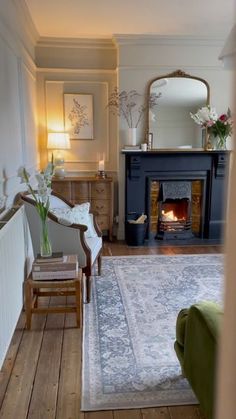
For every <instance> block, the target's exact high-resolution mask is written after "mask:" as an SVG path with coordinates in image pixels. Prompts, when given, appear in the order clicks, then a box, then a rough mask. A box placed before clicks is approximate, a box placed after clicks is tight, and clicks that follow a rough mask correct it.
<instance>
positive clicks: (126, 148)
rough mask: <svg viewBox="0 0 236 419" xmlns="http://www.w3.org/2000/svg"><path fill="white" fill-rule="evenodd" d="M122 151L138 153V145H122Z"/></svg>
mask: <svg viewBox="0 0 236 419" xmlns="http://www.w3.org/2000/svg"><path fill="white" fill-rule="evenodd" d="M123 151H140V145H124V147H123Z"/></svg>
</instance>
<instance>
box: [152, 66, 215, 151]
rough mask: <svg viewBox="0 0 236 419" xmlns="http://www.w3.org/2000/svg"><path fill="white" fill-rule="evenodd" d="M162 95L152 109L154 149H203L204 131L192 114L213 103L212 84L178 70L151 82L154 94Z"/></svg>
mask: <svg viewBox="0 0 236 419" xmlns="http://www.w3.org/2000/svg"><path fill="white" fill-rule="evenodd" d="M153 94H157V95H158V94H161V95H160V98H159V99H158V105H157V106H154V107H152V108H149V111H148V133H149V136H150V137H151V138H152V148H154V149H163V148H172V149H173V148H174V149H175V148H183V149H184V148H186V149H188V148H195V149H196V148H203V144H204V138H203V137H204V134H205V133H204V131H202V129H201V127H200V126H198V125H197V124H196V123H195V122H194V121H193V119H192V118H191V117H190V112H192V113H196V112H197V111H198V109H199V108H202V107H203V106H207V105H209V101H210V88H209V85H208V83H207V82H206V81H205V80H204V79H202V78H199V77H194V76H191V75H189V74H186V73H184V72H183V71H181V70H177V71H175V72H173V73H170V74H166V75H164V76H161V77H158V78H156V79H154V80H152V81H151V83H150V84H149V89H148V100H149V103H150V95H153Z"/></svg>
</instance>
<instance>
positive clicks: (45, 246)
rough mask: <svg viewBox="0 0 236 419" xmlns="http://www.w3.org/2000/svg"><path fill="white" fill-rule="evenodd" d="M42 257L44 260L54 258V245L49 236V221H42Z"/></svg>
mask: <svg viewBox="0 0 236 419" xmlns="http://www.w3.org/2000/svg"><path fill="white" fill-rule="evenodd" d="M40 255H41V256H42V257H44V258H45V257H50V256H52V245H51V242H50V239H49V235H48V224H47V220H42V219H41V232H40Z"/></svg>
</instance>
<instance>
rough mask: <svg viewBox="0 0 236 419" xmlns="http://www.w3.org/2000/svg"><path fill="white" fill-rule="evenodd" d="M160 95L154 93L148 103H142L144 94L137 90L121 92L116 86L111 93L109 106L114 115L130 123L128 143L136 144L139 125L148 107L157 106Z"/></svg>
mask: <svg viewBox="0 0 236 419" xmlns="http://www.w3.org/2000/svg"><path fill="white" fill-rule="evenodd" d="M160 96H161V94H160V93H159V94H156V93H153V94H152V95H150V98H149V101H148V103H147V104H146V105H144V104H142V103H140V98H141V97H142V95H141V94H140V93H138V92H137V91H136V90H130V91H129V92H126V91H125V90H123V91H122V92H121V93H119V91H118V88H117V87H115V89H114V91H113V92H112V93H111V95H110V97H109V100H108V104H107V107H108V108H109V109H110V111H111V112H112V114H113V115H119V116H121V117H122V118H124V120H125V121H126V123H127V125H128V143H129V144H130V145H133V146H135V145H136V141H137V138H136V131H137V127H138V126H139V124H140V121H141V120H142V118H143V117H144V115H145V113H146V111H147V109H152V108H154V107H155V106H157V104H158V99H159V97H160Z"/></svg>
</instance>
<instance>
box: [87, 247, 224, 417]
mask: <svg viewBox="0 0 236 419" xmlns="http://www.w3.org/2000/svg"><path fill="white" fill-rule="evenodd" d="M223 271H224V268H223V256H222V255H187V256H182V255H181V256H127V257H104V258H103V275H102V276H101V277H94V278H93V289H92V294H93V295H92V301H91V303H90V304H85V305H84V337H83V371H82V410H85V411H88V410H106V409H122V408H127V409H128V408H139V407H153V406H166V405H177V404H192V403H196V399H195V396H194V394H193V393H192V391H191V389H190V387H189V384H188V382H187V381H186V379H184V378H183V377H182V375H181V370H180V366H179V363H178V360H177V358H176V355H175V351H174V348H173V346H174V341H175V323H176V317H177V314H178V312H179V310H181V309H182V308H184V307H189V306H190V305H191V304H194V303H195V302H199V301H202V300H212V301H215V302H221V301H222V298H223V297H222V293H223V292H222V290H223V274H224V272H223Z"/></svg>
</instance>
